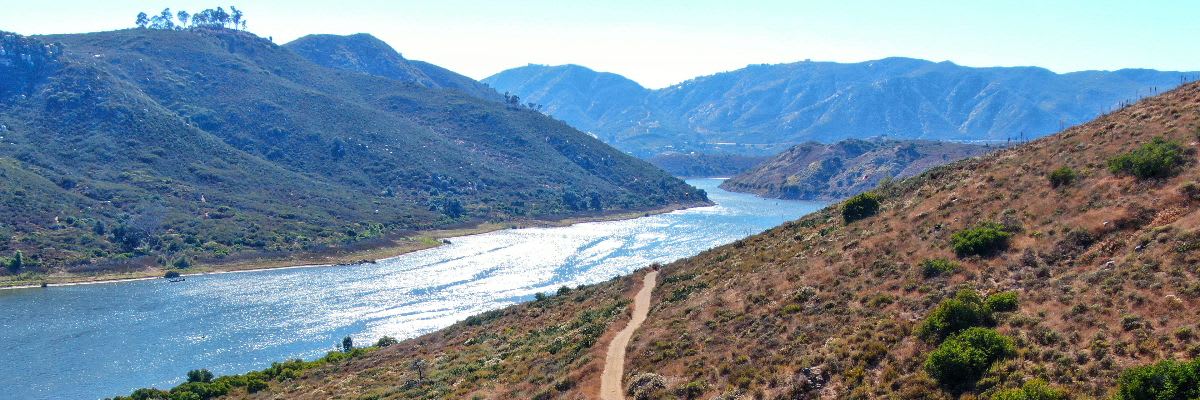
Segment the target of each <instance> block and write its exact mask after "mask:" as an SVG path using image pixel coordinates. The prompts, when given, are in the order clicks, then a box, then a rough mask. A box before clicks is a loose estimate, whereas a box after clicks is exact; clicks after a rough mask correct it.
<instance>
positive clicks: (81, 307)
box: [0, 179, 825, 399]
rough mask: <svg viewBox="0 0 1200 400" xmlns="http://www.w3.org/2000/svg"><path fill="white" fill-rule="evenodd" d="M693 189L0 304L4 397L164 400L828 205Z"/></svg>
mask: <svg viewBox="0 0 1200 400" xmlns="http://www.w3.org/2000/svg"><path fill="white" fill-rule="evenodd" d="M688 183H691V184H692V185H694V186H696V187H698V188H701V189H704V190H705V191H707V192H708V194H709V198H711V199H712V200H713V201H714V202H715V203H716V205H715V206H710V207H698V208H692V209H687V210H680V211H675V212H671V213H667V214H659V215H653V216H649V217H642V218H637V219H631V220H623V221H609V222H592V223H582V224H576V225H572V226H568V227H556V228H528V229H510V230H503V231H496V232H491V233H486V234H480V235H473V236H466V237H459V238H454V239H451V244H450V245H445V246H441V247H437V248H433V249H428V250H423V251H418V252H414V253H409V254H405V255H402V256H399V257H395V258H390V259H385V260H379V262H378V263H376V264H364V265H354V266H314V267H301V268H287V269H275V270H264V271H252V272H240V273H225V274H211V275H202V276H191V277H188V278H187V281H185V282H179V283H169V282H167V281H165V280H162V279H156V280H142V281H129V282H113V283H103V284H91V285H76V286H61V287H51V288H45V289H42V288H31V289H16V290H0V344H2V345H3V346H4V349H3V354H4V357H3V359H0V387H3V388H4V389H3V390H4V393H3V394H0V397H3V398H13V399H97V398H102V397H108V396H115V395H125V394H128V393H129V392H131V391H132V390H133V389H135V388H139V387H151V386H153V387H158V388H162V389H165V388H169V387H171V386H174V385H175V384H178V383H180V382H182V381H183V380H184V374H185V373H186V372H187V371H188V370H190V369H197V368H208V369H209V370H210V371H213V372H214V373H216V374H218V375H223V374H234V373H243V372H247V371H251V370H257V369H262V368H266V367H268V366H270V364H271V362H273V361H281V360H285V359H290V358H303V359H313V358H316V357H319V356H320V355H323V354H324V353H325V352H327V351H330V350H333V349H334V347H335V346H336V343H338V342H339V341H340V340H341V338H342V337H345V336H347V335H349V336H352V337H353V338H354V341H355V343H358V344H360V345H366V344H371V343H374V341H375V339H377V338H379V337H380V336H383V335H389V336H393V337H397V338H401V339H403V338H408V337H412V336H416V335H419V334H422V333H426V332H430V331H433V330H436V329H438V328H442V327H445V326H448V325H450V324H452V323H454V322H456V321H459V320H462V319H464V318H466V317H467V316H470V315H473V314H477V313H480V312H483V311H487V310H491V309H496V308H500V307H504V306H506V305H510V304H513V303H517V302H521V301H525V300H528V299H531V298H532V297H533V295H534V294H535V293H538V292H553V291H555V290H557V289H558V288H559V287H561V286H572V287H574V286H577V285H582V284H591V283H597V282H602V281H605V280H607V279H610V278H612V277H614V276H618V275H623V274H627V273H629V272H631V271H633V270H636V269H638V268H641V267H644V266H646V265H648V264H650V263H653V262H663V263H665V262H670V261H673V260H676V259H679V258H683V257H688V256H691V255H695V254H697V253H699V252H701V251H703V250H706V249H709V248H712V247H714V246H717V245H721V244H725V243H729V242H732V241H734V240H737V239H740V238H742V237H745V236H749V235H751V234H754V233H758V232H761V231H763V230H765V229H767V228H770V227H773V226H776V225H779V224H781V223H783V222H785V221H789V220H793V219H796V218H798V217H800V216H802V215H805V214H808V213H811V212H813V211H816V210H818V209H820V208H821V207H823V206H824V205H825V204H824V203H818V202H805V201H786V200H773V199H771V200H768V199H762V198H758V197H755V196H751V195H746V194H740V193H731V192H727V191H724V190H721V189H719V188H717V185H718V184H719V183H720V180H717V179H693V180H689V181H688Z"/></svg>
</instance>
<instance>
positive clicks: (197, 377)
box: [187, 369, 213, 382]
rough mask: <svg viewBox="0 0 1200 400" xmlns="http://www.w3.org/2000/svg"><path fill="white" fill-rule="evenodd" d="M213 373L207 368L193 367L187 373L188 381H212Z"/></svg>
mask: <svg viewBox="0 0 1200 400" xmlns="http://www.w3.org/2000/svg"><path fill="white" fill-rule="evenodd" d="M212 378H213V373H212V372H209V371H208V370H207V369H193V370H191V371H188V373H187V381H188V382H212Z"/></svg>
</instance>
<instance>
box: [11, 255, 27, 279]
mask: <svg viewBox="0 0 1200 400" xmlns="http://www.w3.org/2000/svg"><path fill="white" fill-rule="evenodd" d="M24 267H25V254H24V253H21V251H20V250H17V251H16V252H15V253H13V257H12V259H11V260H8V272H11V273H14V274H15V273H17V272H20V271H21V268H24Z"/></svg>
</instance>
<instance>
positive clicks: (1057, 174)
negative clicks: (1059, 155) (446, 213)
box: [1048, 166, 1079, 187]
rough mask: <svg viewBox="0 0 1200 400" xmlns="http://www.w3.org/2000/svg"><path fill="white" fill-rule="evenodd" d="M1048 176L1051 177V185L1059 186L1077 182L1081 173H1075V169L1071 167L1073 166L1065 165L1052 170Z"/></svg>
mask: <svg viewBox="0 0 1200 400" xmlns="http://www.w3.org/2000/svg"><path fill="white" fill-rule="evenodd" d="M1048 178H1049V179H1050V186H1053V187H1059V186H1066V185H1070V184H1072V183H1075V180H1076V179H1078V178H1079V174H1077V173H1075V170H1073V169H1071V167H1066V166H1064V167H1061V168H1059V169H1056V170H1054V171H1051V172H1050V175H1049V176H1048Z"/></svg>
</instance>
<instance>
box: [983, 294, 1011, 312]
mask: <svg viewBox="0 0 1200 400" xmlns="http://www.w3.org/2000/svg"><path fill="white" fill-rule="evenodd" d="M983 305H984V307H986V308H987V310H988V311H991V312H1010V311H1017V292H1000V293H992V294H990V295H988V297H987V299H984V301H983Z"/></svg>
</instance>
